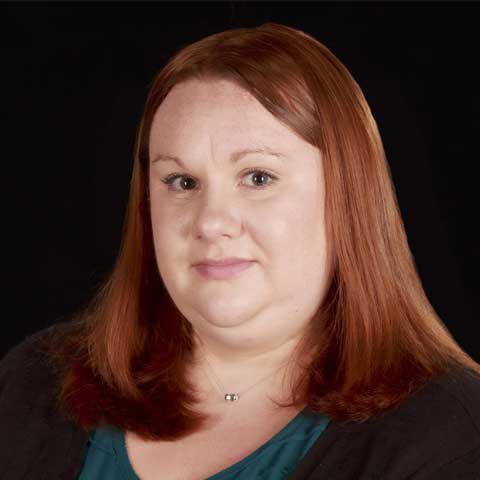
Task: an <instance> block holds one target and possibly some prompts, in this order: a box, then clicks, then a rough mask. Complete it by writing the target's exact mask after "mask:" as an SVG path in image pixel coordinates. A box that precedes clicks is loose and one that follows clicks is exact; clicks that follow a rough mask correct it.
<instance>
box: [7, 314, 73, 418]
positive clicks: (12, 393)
mask: <svg viewBox="0 0 480 480" xmlns="http://www.w3.org/2000/svg"><path fill="white" fill-rule="evenodd" d="M71 326H72V324H71V322H61V323H57V324H54V325H51V326H50V327H48V328H44V329H42V330H39V331H37V332H35V333H33V334H31V335H29V336H27V337H26V338H25V339H24V340H23V341H21V342H20V343H18V344H17V345H15V346H13V347H12V348H11V349H10V350H9V351H8V352H7V354H6V355H5V356H4V357H3V358H2V359H1V361H0V408H1V409H2V411H3V408H4V407H5V405H6V404H11V402H13V401H16V400H18V397H21V398H23V399H26V398H27V397H28V396H29V394H31V395H34V396H36V395H37V393H38V391H37V388H40V389H41V390H43V391H45V390H46V389H48V387H49V386H50V385H51V384H52V382H53V381H54V378H55V369H54V367H53V364H52V363H51V361H50V359H49V357H48V355H47V353H46V346H47V344H48V340H49V339H50V338H51V336H52V335H54V334H58V333H61V332H67V331H68V330H69V329H70V328H71Z"/></svg>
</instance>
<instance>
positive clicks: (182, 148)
mask: <svg viewBox="0 0 480 480" xmlns="http://www.w3.org/2000/svg"><path fill="white" fill-rule="evenodd" d="M0 381H1V389H2V394H1V395H2V397H1V403H0V405H1V420H2V422H3V423H2V424H3V425H4V429H3V430H4V432H3V434H4V437H3V439H2V445H1V447H2V448H1V449H0V450H1V451H2V462H1V467H2V471H3V475H4V476H3V477H2V478H7V479H20V478H29V479H36V478H49V479H51V478H62V479H73V478H79V479H81V480H87V479H88V480H96V479H102V480H108V479H116V478H127V479H138V478H140V479H142V480H156V479H175V480H177V479H182V480H199V479H205V478H209V479H214V480H226V479H234V478H235V479H249V480H250V479H259V478H262V479H275V480H276V479H282V478H289V479H333V478H335V479H352V480H354V479H367V478H368V479H373V478H378V479H402V478H410V479H427V478H431V479H439V478H445V479H446V478H449V479H450V478H460V476H462V475H463V476H462V478H479V475H480V474H479V456H480V455H479V452H480V451H479V445H480V411H479V405H480V365H478V364H477V363H476V362H475V361H474V360H473V359H471V358H470V357H469V356H468V355H467V354H466V353H465V352H464V351H463V350H462V349H461V348H460V347H459V346H458V344H457V343H456V342H455V340H454V339H453V338H452V336H451V335H450V333H449V332H448V331H447V329H446V328H445V326H444V325H443V323H442V321H441V320H440V319H439V318H438V316H437V315H436V313H435V312H434V310H433V308H432V306H431V305H430V304H429V302H428V299H427V297H426V295H425V293H424V291H423V289H422V286H421V283H420V280H419V278H418V275H417V272H416V270H415V266H414V260H413V258H412V255H411V252H410V250H409V248H408V243H407V238H406V236H405V231H404V228H403V224H402V220H401V217H400V212H399V209H398V205H397V201H396V198H395V193H394V188H393V185H392V181H391V178H390V173H389V169H388V164H387V162H386V159H385V155H384V150H383V147H382V142H381V139H380V135H379V132H378V130H377V126H376V123H375V121H374V119H373V117H372V114H371V112H370V109H369V107H368V105H367V103H366V101H365V98H364V96H363V94H362V92H361V90H360V88H359V86H358V85H357V84H356V82H355V81H354V80H353V78H352V77H351V75H350V74H349V72H348V71H347V70H346V68H345V67H344V66H343V65H342V64H341V63H340V62H339V60H338V59H337V58H336V57H335V56H334V55H333V54H332V53H331V52H330V51H329V50H328V49H327V48H326V47H325V46H323V45H322V44H321V43H319V42H318V41H317V40H315V39H314V38H312V37H311V36H309V35H307V34H305V33H303V32H301V31H298V30H295V29H293V28H290V27H287V26H284V25H278V24H272V23H269V24H264V25H262V26H260V27H258V28H251V29H247V28H245V29H236V30H229V31H226V32H222V33H219V34H216V35H212V36H210V37H207V38H205V39H203V40H201V41H198V42H196V43H194V44H192V45H189V46H187V47H185V48H183V49H182V50H180V51H179V52H177V53H176V55H174V57H173V58H172V59H171V60H170V61H169V62H168V64H167V65H166V66H165V67H164V68H163V69H162V71H161V72H160V73H159V74H158V76H157V77H156V79H155V80H154V82H153V85H152V87H151V90H150V93H149V95H148V99H147V102H146V106H145V111H144V114H143V118H142V120H141V124H140V128H139V131H138V137H137V145H136V154H135V161H134V167H133V175H132V182H131V192H130V199H129V204H128V212H127V218H126V223H125V231H124V237H123V242H122V246H121V250H120V253H119V256H118V260H117V263H116V265H115V267H114V269H113V271H112V273H111V275H110V277H109V278H108V280H107V281H106V282H105V284H104V285H103V287H102V288H101V289H100V290H99V293H98V295H97V296H96V298H95V299H94V301H93V302H92V303H91V305H90V306H89V308H88V309H86V310H85V311H84V312H81V313H80V314H78V315H77V317H76V318H75V319H74V320H72V321H71V322H65V323H64V324H58V325H55V326H53V327H51V328H50V329H47V330H46V331H42V332H39V333H37V334H36V335H34V336H32V337H31V338H29V339H27V340H25V341H24V342H23V343H22V344H20V345H19V346H17V347H16V348H15V349H13V350H12V351H11V352H10V353H9V354H8V355H7V357H6V358H5V359H4V360H3V362H2V365H1V370H0ZM7 432H8V433H7Z"/></svg>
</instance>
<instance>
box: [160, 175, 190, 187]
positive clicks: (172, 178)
mask: <svg viewBox="0 0 480 480" xmlns="http://www.w3.org/2000/svg"><path fill="white" fill-rule="evenodd" d="M177 178H182V179H184V180H182V181H181V182H180V185H181V189H182V190H183V187H185V186H186V187H187V188H186V189H187V190H190V188H188V187H189V185H191V183H192V182H191V181H192V180H193V179H192V178H191V177H187V176H185V175H180V174H179V173H173V174H172V175H169V176H168V177H166V178H164V179H162V182H163V183H165V184H167V185H168V189H169V190H176V188H172V185H173V182H174V181H175V180H176V179H177ZM185 179H186V180H185Z"/></svg>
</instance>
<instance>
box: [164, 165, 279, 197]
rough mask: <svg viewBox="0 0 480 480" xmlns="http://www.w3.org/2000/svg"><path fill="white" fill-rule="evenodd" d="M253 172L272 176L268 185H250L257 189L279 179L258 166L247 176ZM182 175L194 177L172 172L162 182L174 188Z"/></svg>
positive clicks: (169, 187)
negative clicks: (174, 183)
mask: <svg viewBox="0 0 480 480" xmlns="http://www.w3.org/2000/svg"><path fill="white" fill-rule="evenodd" d="M252 173H259V174H260V175H265V176H267V177H270V179H271V182H270V183H269V184H266V185H263V186H254V187H249V188H254V189H256V190H260V189H263V188H266V187H267V186H268V185H271V184H273V183H275V182H276V181H277V177H276V176H275V175H272V174H271V173H269V172H267V171H266V170H261V169H257V168H254V169H251V170H248V171H247V172H245V176H246V175H250V174H252ZM182 177H185V178H192V177H189V176H188V175H182V174H181V173H172V174H170V175H168V176H167V177H165V178H162V182H163V183H165V184H167V185H168V189H169V190H174V189H173V188H172V187H171V186H172V184H173V182H174V181H175V180H176V179H177V178H182ZM180 191H182V192H188V191H189V190H180Z"/></svg>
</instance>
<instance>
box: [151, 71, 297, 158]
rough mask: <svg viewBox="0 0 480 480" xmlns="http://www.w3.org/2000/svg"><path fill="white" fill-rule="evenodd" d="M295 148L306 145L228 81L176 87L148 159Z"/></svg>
mask: <svg viewBox="0 0 480 480" xmlns="http://www.w3.org/2000/svg"><path fill="white" fill-rule="evenodd" d="M298 143H305V144H306V142H304V141H303V140H302V139H301V138H300V137H298V136H297V135H296V134H295V133H294V132H293V131H292V130H290V129H289V128H288V127H287V126H286V125H284V124H282V123H281V122H280V121H279V120H278V119H277V118H275V117H274V116H273V115H272V114H271V113H270V112H269V111H268V110H266V109H265V108H264V107H263V105H261V104H260V103H259V102H258V100H257V99H256V98H255V97H253V96H252V95H251V94H250V93H249V92H247V91H246V90H244V89H242V88H241V87H240V86H238V85H237V84H235V83H234V82H231V81H228V80H208V81H206V80H202V81H200V80H188V81H186V82H182V83H180V84H177V85H176V86H175V87H174V88H173V89H172V90H171V91H170V92H169V94H168V95H167V97H166V98H165V100H164V101H163V102H162V104H161V105H160V107H159V108H158V109H157V111H156V113H155V116H154V119H153V123H152V128H151V132H150V153H151V154H152V153H155V152H156V153H158V152H163V153H166V152H164V150H165V149H168V150H169V151H170V150H172V149H175V150H176V151H177V152H178V151H179V150H180V151H184V150H185V149H187V148H188V149H190V148H193V149H201V148H202V147H205V148H207V147H208V148H211V147H213V148H214V149H222V148H227V149H229V148H230V149H234V148H237V147H238V148H247V147H252V146H254V145H260V144H261V145H266V146H269V147H272V148H274V147H275V148H281V147H282V146H283V147H284V148H285V149H286V150H288V149H289V148H292V147H293V146H294V145H295V144H298ZM297 146H298V145H297ZM168 153H172V154H173V152H168Z"/></svg>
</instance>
